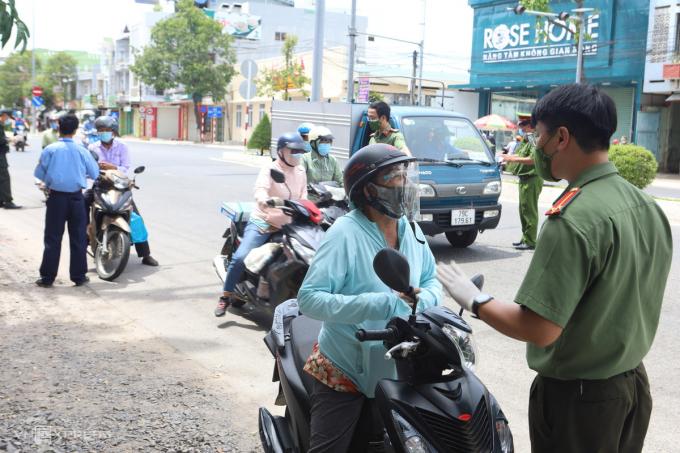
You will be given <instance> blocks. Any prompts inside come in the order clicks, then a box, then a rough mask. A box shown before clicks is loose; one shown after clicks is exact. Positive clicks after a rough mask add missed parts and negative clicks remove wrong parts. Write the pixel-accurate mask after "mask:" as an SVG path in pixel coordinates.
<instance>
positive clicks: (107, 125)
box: [94, 115, 118, 131]
mask: <svg viewBox="0 0 680 453" xmlns="http://www.w3.org/2000/svg"><path fill="white" fill-rule="evenodd" d="M94 127H95V129H111V130H113V131H117V130H118V121H116V119H115V118H114V117H112V116H106V115H103V116H100V117H99V118H97V119H96V120H94Z"/></svg>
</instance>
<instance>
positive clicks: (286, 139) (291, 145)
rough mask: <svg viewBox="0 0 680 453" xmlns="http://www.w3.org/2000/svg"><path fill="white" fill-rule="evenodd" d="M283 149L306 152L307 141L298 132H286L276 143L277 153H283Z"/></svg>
mask: <svg viewBox="0 0 680 453" xmlns="http://www.w3.org/2000/svg"><path fill="white" fill-rule="evenodd" d="M283 148H288V149H290V150H293V149H295V150H300V151H304V150H305V141H304V140H302V137H301V136H300V134H298V133H297V132H286V133H285V134H283V135H281V136H280V137H279V140H278V141H277V142H276V151H277V152H278V151H281V149H283Z"/></svg>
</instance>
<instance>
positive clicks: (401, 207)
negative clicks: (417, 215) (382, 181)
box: [367, 182, 418, 219]
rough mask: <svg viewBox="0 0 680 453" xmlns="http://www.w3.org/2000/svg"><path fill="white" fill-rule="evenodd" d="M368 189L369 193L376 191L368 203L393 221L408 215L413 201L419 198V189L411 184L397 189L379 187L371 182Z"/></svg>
mask: <svg viewBox="0 0 680 453" xmlns="http://www.w3.org/2000/svg"><path fill="white" fill-rule="evenodd" d="M367 187H368V189H369V193H370V192H371V189H372V190H373V191H375V195H372V194H371V195H369V197H368V203H369V204H370V205H371V206H372V207H373V208H374V209H376V210H377V211H379V212H381V213H383V214H385V215H386V216H388V217H391V218H393V219H400V218H401V217H403V216H404V215H406V214H408V213H409V212H410V211H411V210H412V207H413V201H414V200H417V197H418V189H417V187H416V186H415V185H414V184H412V183H411V182H406V183H405V184H404V185H402V186H396V187H385V186H379V185H377V184H374V183H372V182H370V183H368V184H367Z"/></svg>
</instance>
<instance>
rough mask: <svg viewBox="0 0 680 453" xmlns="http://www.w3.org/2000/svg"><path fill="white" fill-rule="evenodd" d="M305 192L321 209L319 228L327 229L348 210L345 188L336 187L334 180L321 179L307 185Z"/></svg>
mask: <svg viewBox="0 0 680 453" xmlns="http://www.w3.org/2000/svg"><path fill="white" fill-rule="evenodd" d="M307 194H308V196H309V199H310V200H312V201H313V202H314V203H315V204H316V206H317V207H318V208H319V209H320V210H321V214H322V215H323V220H322V221H321V228H323V229H324V231H325V230H327V229H329V228H330V227H331V225H333V223H335V221H336V220H337V219H338V218H340V217H341V216H343V215H345V214H347V213H348V212H349V202H348V201H347V195H346V194H345V189H343V188H342V187H338V185H337V183H336V182H335V181H328V182H326V181H323V182H320V183H317V184H308V185H307Z"/></svg>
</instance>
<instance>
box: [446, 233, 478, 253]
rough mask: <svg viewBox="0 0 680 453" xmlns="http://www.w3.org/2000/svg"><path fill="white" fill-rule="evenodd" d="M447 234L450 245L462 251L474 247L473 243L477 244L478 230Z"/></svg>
mask: <svg viewBox="0 0 680 453" xmlns="http://www.w3.org/2000/svg"><path fill="white" fill-rule="evenodd" d="M445 234H446V239H448V241H449V244H451V245H452V246H454V247H456V248H461V249H462V248H465V247H467V246H469V245H472V243H473V242H475V239H477V230H467V231H449V232H448V233H445Z"/></svg>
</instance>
